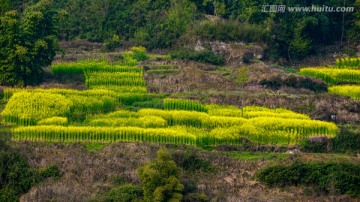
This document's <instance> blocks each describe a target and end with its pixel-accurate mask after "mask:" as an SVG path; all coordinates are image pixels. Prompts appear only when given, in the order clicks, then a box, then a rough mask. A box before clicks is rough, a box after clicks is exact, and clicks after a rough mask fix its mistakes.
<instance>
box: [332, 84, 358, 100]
mask: <svg viewBox="0 0 360 202" xmlns="http://www.w3.org/2000/svg"><path fill="white" fill-rule="evenodd" d="M329 92H330V93H332V94H338V95H343V96H348V97H350V98H352V99H354V100H360V86H350V85H345V86H333V87H330V88H329Z"/></svg>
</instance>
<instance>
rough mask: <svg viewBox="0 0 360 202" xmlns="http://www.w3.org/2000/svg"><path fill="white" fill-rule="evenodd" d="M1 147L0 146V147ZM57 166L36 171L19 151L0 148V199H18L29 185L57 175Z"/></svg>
mask: <svg viewBox="0 0 360 202" xmlns="http://www.w3.org/2000/svg"><path fill="white" fill-rule="evenodd" d="M0 149H1V148H0ZM59 176H60V171H59V169H58V167H57V166H50V167H49V168H46V169H43V170H40V171H37V170H34V169H32V168H30V166H29V164H28V162H27V161H26V159H25V158H24V157H23V156H21V155H20V154H19V153H17V152H15V151H12V150H9V151H3V150H0V201H18V199H19V197H20V196H21V194H23V193H26V192H27V191H28V190H29V189H30V188H31V186H33V185H35V184H37V183H39V182H41V181H42V180H44V179H46V178H48V177H59Z"/></svg>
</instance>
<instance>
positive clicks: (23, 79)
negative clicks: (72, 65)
mask: <svg viewBox="0 0 360 202" xmlns="http://www.w3.org/2000/svg"><path fill="white" fill-rule="evenodd" d="M56 50H57V28H56V12H55V10H54V8H53V7H52V3H51V1H49V0H42V1H40V2H38V3H36V4H34V5H32V6H29V7H27V8H26V9H25V11H24V12H23V13H18V12H17V11H15V10H11V11H8V12H6V13H5V14H4V15H2V16H1V17H0V71H1V72H3V73H2V74H1V75H0V84H1V85H18V86H22V85H33V84H37V83H39V82H40V81H41V79H42V74H43V69H42V68H43V67H45V66H47V65H50V64H51V62H52V60H53V58H54V57H55V52H56Z"/></svg>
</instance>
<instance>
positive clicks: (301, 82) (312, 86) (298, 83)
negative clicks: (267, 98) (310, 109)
mask: <svg viewBox="0 0 360 202" xmlns="http://www.w3.org/2000/svg"><path fill="white" fill-rule="evenodd" d="M259 84H260V85H263V86H266V87H268V88H272V89H279V88H281V87H291V88H305V89H309V90H312V91H315V92H326V91H327V86H326V84H325V83H324V82H322V81H321V80H317V79H312V78H310V77H305V76H296V75H294V74H287V75H280V74H270V75H265V76H263V78H262V79H260V81H259Z"/></svg>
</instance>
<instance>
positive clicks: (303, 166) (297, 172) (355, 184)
mask: <svg viewBox="0 0 360 202" xmlns="http://www.w3.org/2000/svg"><path fill="white" fill-rule="evenodd" d="M359 173H360V165H355V164H349V163H339V164H336V163H301V162H295V163H293V164H292V165H290V166H285V165H277V166H273V167H268V168H265V169H264V170H262V171H261V172H260V173H259V174H258V176H257V177H258V179H259V180H260V181H261V182H263V183H265V184H266V185H268V186H271V187H273V186H277V187H286V186H300V185H305V186H314V188H315V189H316V190H318V191H322V192H325V193H331V194H348V195H351V196H360V176H359Z"/></svg>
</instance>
